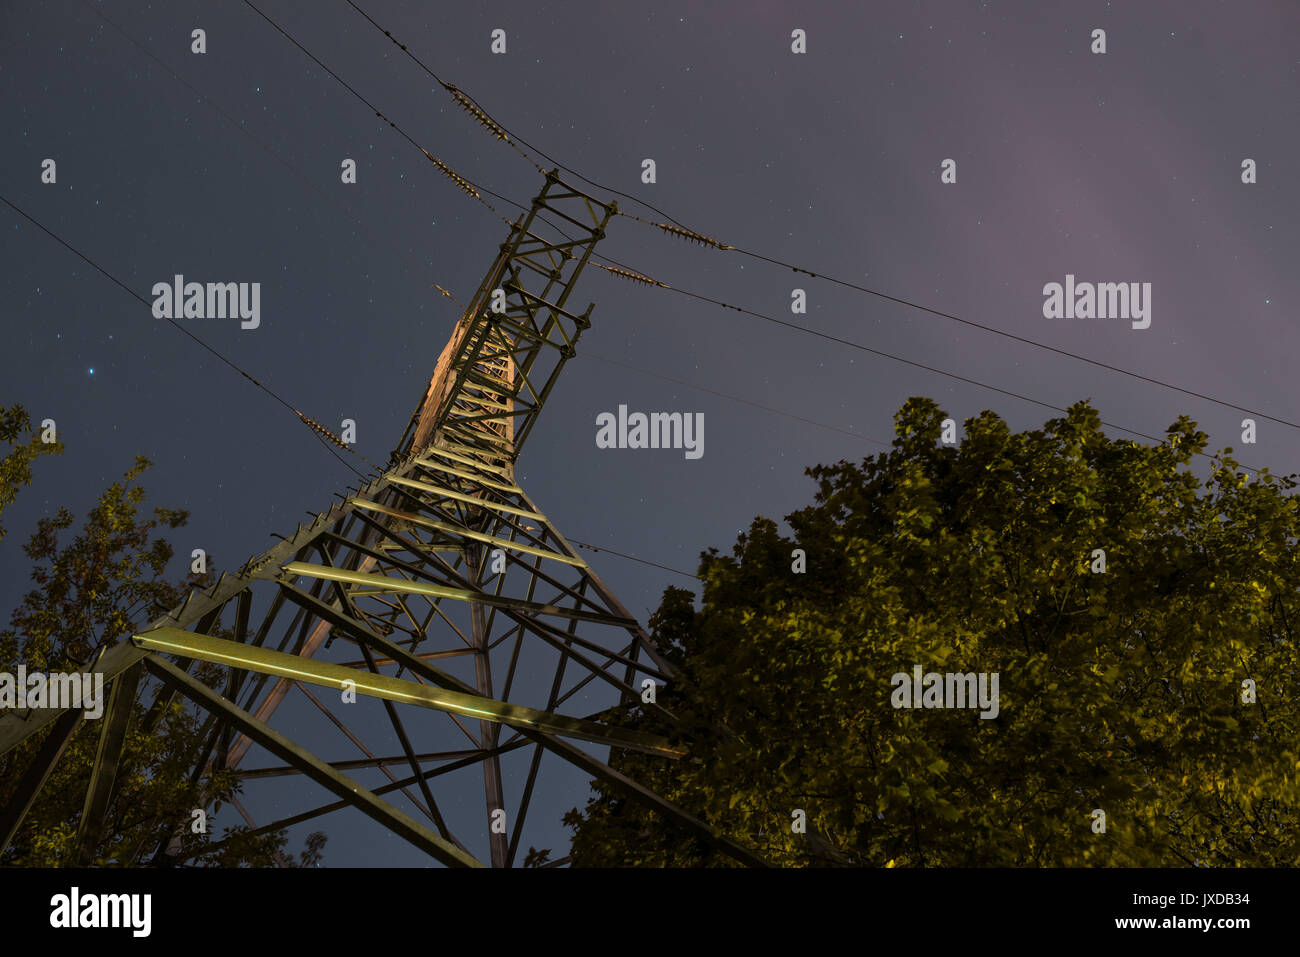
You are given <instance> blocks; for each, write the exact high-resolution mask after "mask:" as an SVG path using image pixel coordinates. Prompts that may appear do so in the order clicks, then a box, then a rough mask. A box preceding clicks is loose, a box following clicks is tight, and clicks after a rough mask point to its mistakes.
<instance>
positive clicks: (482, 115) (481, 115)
mask: <svg viewBox="0 0 1300 957" xmlns="http://www.w3.org/2000/svg"><path fill="white" fill-rule="evenodd" d="M245 2H247V0H245ZM347 4H348V6H350V7H351V8H352V9H353V10H355V11H357V13H359V14H361V15H362V16H363V17H365V18H366V20H368V21H369V22H370V25H371V26H373V27H374V28H375V29H376V30H378V31H380V32H381V33H382V34H383V35H384V36H386V37H388V39H389V40H391V41H392V42H393V43H394V44H395V45H396V46H397V47H398V48H399V49H401V51H402V52H403V53H405V54H406V55H407V56H408V57H410V58H411V60H412V61H414V62H415V64H416V65H417V66H419V67H420V69H422V70H423V71H424V72H425V73H427V74H428V75H429V76H430V77H432V78H433V80H434V81H435V82H436V83H437V84H438V85H439V86H441V87H442V88H443V89H445V90H446V91H447V92H448V93H450V94H451V95H452V97H453V99H455V100H456V101H457V102H458V103H460V105H461V106H462V108H465V103H464V102H462V99H461V98H462V97H463V98H464V100H465V101H468V102H469V103H472V104H473V106H474V109H473V110H469V112H470V113H471V114H473V115H474V116H475V118H476V119H478V120H479V122H480V123H484V119H486V120H487V122H486V123H484V126H486V127H487V128H488V130H489V131H490V132H491V131H492V127H496V128H497V129H499V130H501V131H502V132H503V133H506V134H508V135H509V136H511V137H513V138H514V139H515V140H518V141H519V142H520V143H523V144H524V146H527V147H528V148H529V149H530V150H532V151H533V152H534V153H536V154H537V155H538V156H540V157H542V158H543V159H545V160H546V161H547V162H549V163H552V164H553V165H555V166H557V167H559V168H560V169H562V170H564V171H565V172H566V173H571V174H572V175H574V176H576V177H578V179H580V180H582V181H583V182H584V183H590V184H591V185H592V186H596V187H598V188H600V189H603V190H605V192H607V193H613V194H614V195H616V196H622V197H624V198H625V199H630V200H632V202H634V203H637V204H639V205H641V206H644V207H645V208H646V209H649V210H651V211H653V212H655V213H658V214H659V215H660V216H663V217H664V218H665V219H667V220H669V221H670V222H672V223H675V224H676V225H677V226H681V225H682V224H681V223H678V222H677V220H675V219H673V218H672V217H671V216H669V215H668V214H667V213H665V212H664V211H663V210H661V209H658V208H656V207H654V206H652V205H650V204H649V203H647V202H646V201H645V200H643V199H639V198H637V197H636V196H633V195H632V194H631V193H624V192H623V191H622V190H617V189H614V188H612V187H609V186H604V185H602V184H600V183H597V182H596V181H595V180H591V179H588V178H587V177H585V176H583V175H582V174H581V173H579V172H578V171H577V170H575V169H570V168H569V167H568V166H565V165H564V164H563V163H561V162H560V161H559V160H557V159H556V158H555V157H553V156H551V155H549V154H548V153H545V152H543V151H542V150H540V149H538V148H537V147H536V146H533V145H532V144H531V143H529V142H528V141H527V140H526V139H524V138H523V137H521V136H519V135H518V134H516V133H513V132H511V131H510V130H507V129H506V128H505V127H504V126H502V125H501V124H500V123H498V122H497V121H496V120H494V119H492V117H491V116H489V115H488V113H487V111H486V110H484V109H483V108H482V107H481V106H479V104H478V101H477V100H475V99H474V98H473V97H472V96H470V95H469V94H468V93H466V92H465V91H464V90H461V89H459V88H458V87H455V86H453V85H452V84H450V83H447V82H445V81H444V80H443V79H442V78H440V77H439V76H438V74H436V73H434V72H433V70H432V69H431V68H430V67H428V66H427V65H426V64H425V63H424V61H422V60H421V59H420V58H419V57H417V56H416V55H415V54H414V53H412V52H411V51H410V50H409V49H407V46H406V44H404V43H399V42H398V40H397V38H396V37H394V36H393V35H392V33H390V32H389V31H387V30H385V29H384V28H383V27H381V26H380V25H379V24H378V23H377V22H376V21H375V19H374V18H373V17H372V16H370V14H368V13H366V11H364V10H362V9H361V8H360V7H359V6H357V5H356V4H355V3H353V2H352V0H347ZM494 135H495V134H494ZM498 138H499V139H504V138H505V137H502V136H498ZM511 145H513V144H511ZM515 149H516V150H518V149H519V148H518V147H517V146H516V147H515ZM520 152H521V153H522V150H520ZM524 158H525V159H527V160H528V161H529V162H530V163H533V165H534V166H537V164H536V163H535V162H533V161H532V159H531V158H529V157H528V156H525V157H524ZM538 169H539V170H541V167H540V166H539V167H538ZM683 228H684V227H683Z"/></svg>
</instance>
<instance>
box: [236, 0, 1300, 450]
mask: <svg viewBox="0 0 1300 957" xmlns="http://www.w3.org/2000/svg"><path fill="white" fill-rule="evenodd" d="M349 2H350V0H349ZM244 4H245V5H246V6H248V7H249V8H250V9H252V10H253V11H254V12H256V13H257V14H258V15H259V16H260V17H262V19H264V20H266V22H267V23H269V24H271V26H273V27H274V28H275V29H276V31H277V32H279V33H280V34H281V35H282V36H284V37H285V39H287V40H288V41H289V42H290V43H292V44H293V45H294V46H296V47H297V48H298V49H299V50H301V51H302V52H303V53H304V54H306V55H307V56H308V57H310V58H311V59H312V61H313V62H314V63H316V64H317V65H318V66H320V67H321V69H323V70H325V72H327V73H329V75H330V76H332V77H334V79H335V80H337V81H338V82H339V83H340V84H342V85H343V86H344V87H345V88H346V89H347V90H348V91H350V92H351V93H352V94H353V95H354V96H355V97H357V99H359V100H361V102H362V103H364V104H365V105H366V106H368V107H369V108H370V109H371V110H372V111H373V112H374V113H375V115H376V116H378V117H379V118H380V119H383V120H384V121H385V122H387V123H388V124H389V126H391V127H393V129H395V130H397V132H398V133H399V134H400V135H401V136H402V137H403V138H404V139H406V140H407V141H408V142H410V143H411V145H412V146H414V147H415V148H416V149H418V150H419V151H420V152H421V153H423V154H424V155H425V156H426V157H427V158H428V159H430V160H431V161H433V162H434V163H435V164H436V165H438V166H439V167H440V168H443V170H444V172H447V168H446V166H445V164H444V163H442V162H441V161H440V160H438V159H437V158H435V157H434V156H433V155H432V154H431V153H429V151H428V150H426V149H425V148H424V147H423V146H421V145H420V144H419V143H418V142H416V140H415V139H414V138H412V137H411V136H410V135H409V134H408V133H407V132H406V131H405V130H403V129H402V128H401V127H400V126H398V125H397V123H395V122H394V121H392V120H390V119H389V118H388V117H387V116H385V115H384V114H383V113H382V112H380V110H379V109H377V108H376V107H375V106H374V104H372V103H371V102H370V101H369V100H367V99H366V98H365V97H363V96H362V95H361V94H360V93H358V92H357V91H356V90H355V89H354V88H353V87H352V86H351V85H350V84H348V83H347V82H346V81H345V80H343V79H342V77H340V76H339V75H338V74H337V73H335V72H334V71H333V70H331V69H330V68H329V67H327V66H326V65H325V64H324V63H323V62H321V61H320V60H319V59H318V58H317V57H316V56H315V55H314V54H312V53H311V51H309V50H308V49H307V48H306V47H304V46H303V45H302V44H301V43H299V42H298V41H297V40H296V39H294V38H293V37H292V36H291V35H290V34H289V33H288V32H287V31H286V30H285V29H284V28H283V27H281V26H280V25H279V24H277V23H276V22H275V21H274V20H272V19H271V18H270V17H268V16H267V15H266V14H265V13H262V11H261V10H259V9H258V8H257V7H256V6H255V5H254V4H253V3H252V2H251V0H244ZM357 10H358V12H362V11H361V10H360V8H357ZM367 19H370V18H369V17H367ZM371 23H372V24H374V25H375V26H376V27H377V28H378V24H377V23H375V22H374V21H373V20H371ZM380 29H382V28H380ZM383 32H384V33H385V35H386V36H388V37H389V39H390V40H393V42H394V43H397V41H396V40H395V39H393V37H392V36H391V34H389V33H388V32H387V31H383ZM398 46H402V44H400V43H398ZM405 52H407V54H408V55H410V56H411V57H412V59H415V57H414V55H413V54H410V51H409V50H405ZM417 62H419V61H418V60H417ZM421 66H422V67H423V64H421ZM424 69H426V70H427V69H428V68H427V67H424ZM429 72H430V75H433V76H434V78H435V79H437V77H436V75H434V74H433V73H432V71H429ZM438 82H439V83H440V84H442V83H443V81H442V80H440V79H439V80H438ZM443 85H447V84H443ZM489 119H490V118H489ZM492 122H494V123H495V121H492ZM497 125H498V126H500V124H497ZM501 129H502V130H505V131H506V132H507V133H508V132H509V131H508V130H507V129H506V127H504V126H501ZM510 135H514V134H510ZM516 138H518V137H516ZM520 142H525V141H524V140H520ZM548 158H549V157H548ZM564 168H565V169H567V167H564ZM575 175H580V174H575ZM453 178H455V179H456V180H457V181H458V184H459V185H461V188H462V189H466V192H470V194H471V195H474V197H475V198H476V199H478V200H479V201H480V202H481V203H483V204H484V205H485V206H487V207H488V208H489V209H491V210H492V212H493V213H495V214H496V215H497V216H498V217H500V218H501V219H502V220H505V221H506V222H507V224H510V223H509V220H506V219H505V217H504V216H502V214H501V213H500V211H499V210H497V209H496V208H495V207H493V206H492V205H491V204H490V203H487V201H486V200H484V199H483V198H482V197H481V196H478V195H475V193H473V192H471V191H470V190H469V189H467V188H466V187H467V186H470V187H473V188H474V189H475V190H480V191H482V192H487V193H489V194H490V195H492V196H495V197H496V198H498V199H501V200H502V201H503V202H507V203H510V204H511V205H513V206H516V207H518V208H519V209H521V210H527V208H528V207H525V206H524V205H523V204H521V203H516V202H515V201H514V200H512V199H510V198H509V197H505V196H502V195H500V194H498V193H492V192H491V191H490V190H486V189H482V188H481V187H478V186H477V185H476V184H474V183H472V182H471V181H469V180H466V179H464V178H463V177H460V176H459V175H454V176H453ZM581 178H582V179H583V180H584V181H586V182H588V183H593V182H594V181H593V180H590V179H587V177H585V176H583V177H581ZM595 185H597V186H600V184H599V183H596V184H595ZM601 188H602V189H608V187H603V186H601ZM610 191H611V192H614V191H613V190H610ZM632 198H633V199H635V197H632ZM656 212H658V210H656ZM622 215H628V214H622ZM630 218H633V219H637V218H639V217H635V216H632V217H630ZM543 221H545V220H543ZM643 222H648V221H646V220H643ZM510 225H513V224H510ZM548 225H552V228H556V229H558V227H555V226H554V225H553V224H549V223H548ZM650 225H654V226H657V227H658V228H660V229H663V230H665V231H667V232H669V233H672V234H674V235H678V236H681V237H683V238H686V239H689V240H691V241H694V242H700V243H704V244H706V245H713V246H716V247H718V248H727V249H736V247H731V246H727V245H726V244H724V243H719V242H718V241H717V240H715V239H713V238H712V237H706V236H703V235H701V234H699V233H696V232H694V231H693V230H689V229H686V228H685V227H679V228H675V229H674V228H671V227H668V226H665V225H664V224H662V223H651V224H650ZM560 232H561V234H562V235H567V234H564V233H563V230H560ZM737 251H740V252H744V250H737ZM747 255H753V256H755V257H756V258H762V259H766V261H768V262H771V263H775V264H777V265H783V266H788V267H789V268H791V269H793V270H794V271H796V272H802V273H806V274H807V275H809V276H812V277H814V278H827V279H831V277H823V276H821V275H820V274H818V273H814V272H811V271H809V270H806V269H803V268H801V267H799V266H794V265H792V264H789V263H783V262H781V261H780V260H775V259H768V258H767V257H762V256H759V255H758V254H749V253H747ZM593 258H598V259H603V260H605V261H606V262H609V263H612V264H613V265H615V266H618V267H621V268H622V269H623V270H624V271H631V270H630V267H627V266H626V265H625V264H623V263H620V262H618V261H617V260H614V259H610V258H608V257H606V256H602V255H600V254H593ZM596 265H598V266H599V264H596ZM624 278H627V277H624ZM646 280H648V281H649V283H650V284H651V285H658V286H661V287H662V288H665V289H670V290H672V291H674V292H679V293H681V294H682V295H687V296H690V297H691V298H694V299H699V300H701V301H704V302H709V303H712V304H714V305H716V306H719V307H722V308H724V309H731V310H735V311H736V312H740V313H742V314H744V315H749V316H752V317H754V318H758V319H763V320H765V321H768V322H773V323H776V324H778V325H782V326H786V327H788V328H791V329H796V330H799V331H801V332H805V333H808V334H810V335H814V336H817V337H819V338H822V339H826V340H828V341H831V342H836V343H839V344H841V345H846V346H849V347H850V348H853V349H859V350H861V351H864V352H870V353H873V354H875V355H879V356H883V357H885V358H888V359H893V360H895V361H897V362H902V363H905V364H907V365H911V366H915V367H916V368H919V369H925V370H926V371H928V372H934V373H937V374H939V375H943V376H947V377H949V378H952V379H956V380H958V381H961V382H966V383H968V384H970V385H976V386H979V387H980V388H984V389H989V390H991V391H993V392H998V393H1000V394H1002V395H1006V396H1010V397H1012V398H1015V399H1020V400H1021V401H1024V402H1030V403H1033V404H1034V405H1040V406H1043V407H1044V408H1048V409H1052V410H1053V411H1056V412H1062V413H1066V414H1068V413H1069V410H1068V409H1065V408H1062V407H1061V406H1058V405H1053V404H1051V403H1049V402H1043V401H1041V400H1039V399H1034V398H1031V397H1029V396H1026V395H1022V394H1020V393H1017V392H1011V391H1009V390H1007V389H1001V388H998V387H997V386H992V385H989V384H987V383H983V382H979V381H978V380H975V379H970V378H967V377H966V376H961V375H958V374H956V373H952V372H947V371H945V370H943V369H938V368H935V367H933V366H928V365H925V364H924V363H920V362H915V361H913V360H911V359H904V358H903V357H901V356H896V355H893V354H892V353H888V352H883V351H881V350H878V349H872V348H870V347H868V346H864V345H862V344H860V343H856V342H852V341H850V340H847V339H842V338H840V337H838V336H832V335H830V334H828V333H823V332H819V331H817V330H814V329H810V328H808V327H807V326H800V325H798V324H796V323H792V322H788V321H786V320H783V319H777V318H775V317H773V316H768V315H765V314H763V313H759V312H754V311H752V310H749V309H743V308H741V307H739V306H733V305H731V304H730V303H726V302H723V301H722V300H719V299H714V298H712V297H709V296H704V295H702V294H699V293H692V292H688V291H686V290H683V289H677V288H675V287H672V286H669V285H668V284H667V283H662V282H659V281H657V280H652V279H649V277H642V278H641V279H638V280H637V281H646ZM833 281H834V280H833ZM840 282H842V284H844V285H850V286H853V285H854V284H852V283H847V282H843V281H840ZM854 288H858V289H860V290H861V291H864V292H870V293H872V294H875V293H874V292H873V291H872V290H868V289H866V288H865V287H857V286H854ZM897 301H899V302H905V301H904V300H897ZM909 305H910V304H909ZM921 308H924V307H921ZM990 331H997V330H990ZM1025 341H1026V342H1029V343H1030V344H1033V345H1039V344H1038V343H1033V342H1032V340H1025ZM1043 348H1050V347H1047V346H1044V347H1043ZM1078 358H1082V357H1078ZM1116 371H1120V372H1123V371H1124V370H1119V369H1117V370H1116ZM1150 381H1153V382H1156V384H1163V383H1160V382H1159V381H1158V380H1150ZM1170 388H1174V389H1178V387H1177V386H1170ZM1179 391H1183V390H1179ZM1189 394H1196V395H1198V396H1199V394H1197V393H1189ZM1204 398H1207V399H1208V401H1211V402H1217V403H1219V404H1223V405H1228V406H1230V407H1232V408H1240V407H1239V406H1235V405H1231V403H1227V402H1221V401H1220V400H1217V399H1214V398H1212V397H1204ZM1244 411H1248V412H1249V411H1250V410H1249V409H1246V410H1244ZM1252 414H1259V415H1261V416H1263V417H1264V418H1268V419H1270V420H1273V421H1278V422H1281V423H1283V424H1287V425H1291V424H1292V423H1289V422H1286V421H1285V420H1281V419H1273V417H1272V416H1268V415H1264V414H1263V413H1252ZM1102 424H1103V425H1105V426H1108V427H1109V428H1114V429H1119V430H1120V431H1123V432H1128V433H1129V434H1131V435H1136V436H1139V437H1140V438H1144V439H1147V440H1149V441H1152V442H1155V443H1157V444H1161V443H1162V441H1163V440H1162V439H1160V438H1158V437H1157V436H1153V435H1150V434H1148V433H1146V432H1139V431H1137V430H1136V429H1130V428H1126V427H1124V426H1121V425H1115V424H1113V423H1109V422H1104V421H1103V422H1102ZM1295 427H1296V428H1300V425H1296V426H1295ZM1197 454H1198V455H1201V456H1204V457H1205V458H1209V459H1211V460H1214V459H1216V458H1217V457H1216V456H1214V455H1210V454H1209V453H1206V452H1199V453H1197ZM1241 468H1243V469H1245V470H1246V471H1250V472H1259V471H1260V470H1259V469H1254V468H1251V467H1250V466H1245V465H1242V466H1241Z"/></svg>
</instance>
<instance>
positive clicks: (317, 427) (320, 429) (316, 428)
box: [0, 196, 382, 471]
mask: <svg viewBox="0 0 1300 957" xmlns="http://www.w3.org/2000/svg"><path fill="white" fill-rule="evenodd" d="M0 202H3V203H4V204H5V205H6V206H8V207H9V208H10V209H12V210H13V211H14V212H15V213H17V214H18V215H19V216H21V217H23V219H25V220H27V221H28V222H29V223H31V224H32V225H33V226H35V227H36V228H37V229H39V230H41V232H43V233H45V234H46V235H47V236H49V237H50V238H51V239H53V240H55V241H56V242H58V243H59V244H60V245H61V246H63V248H65V249H67V250H68V251H69V252H71V253H73V254H74V255H75V256H77V257H78V258H79V259H81V260H82V261H83V262H85V263H86V264H87V265H89V266H91V267H93V268H94V269H95V270H97V271H98V272H99V273H100V274H101V275H103V276H104V277H106V278H107V279H109V280H110V281H111V282H113V283H114V284H115V285H117V286H118V287H119V288H121V289H122V290H123V291H125V292H126V293H127V294H128V295H130V296H132V297H133V298H135V299H137V300H139V301H140V302H141V303H143V304H144V305H146V306H150V307H152V306H153V304H152V303H151V302H150V301H149V300H148V299H146V298H144V296H142V295H140V294H139V293H138V292H136V291H135V290H134V289H132V288H131V287H130V286H128V285H127V284H126V283H124V282H122V281H121V280H120V279H118V278H117V277H116V276H114V275H113V274H112V273H111V272H109V271H108V270H107V269H105V268H104V267H103V266H101V265H100V264H99V263H97V262H95V261H94V260H93V259H91V258H90V257H89V256H87V255H86V254H85V253H83V252H82V251H81V250H80V249H77V248H76V247H75V246H73V245H72V244H71V243H69V242H68V241H67V240H65V239H64V238H63V237H62V236H60V235H58V234H57V233H55V232H54V231H52V230H50V229H48V228H47V227H46V226H44V225H43V224H42V223H40V222H39V221H37V220H36V219H35V218H33V217H32V216H31V215H29V214H28V213H27V212H26V211H25V210H23V209H22V208H21V207H19V206H17V205H15V204H14V203H12V202H10V201H9V199H8V198H6V197H4V196H0ZM162 318H163V319H166V320H167V322H169V323H170V324H171V325H172V327H173V328H175V329H177V330H179V331H180V332H182V333H184V334H185V335H187V336H189V337H190V338H191V339H193V340H194V341H195V342H197V343H198V344H199V345H200V346H202V347H203V348H204V349H206V350H207V351H208V352H210V353H212V355H214V356H216V357H217V358H218V359H220V360H221V361H222V362H224V363H225V364H226V365H228V366H229V367H230V368H232V369H234V370H235V371H236V372H238V373H239V374H240V375H241V376H243V377H244V378H245V379H247V380H248V381H249V382H251V383H253V385H255V386H257V387H258V388H259V389H261V390H262V391H263V392H265V393H266V394H267V395H269V396H270V397H271V398H273V399H274V400H275V401H276V402H279V403H280V404H281V405H282V406H284V407H285V408H286V409H288V410H289V411H290V412H292V413H293V414H294V415H295V416H297V417H298V419H299V420H301V421H302V422H303V424H305V425H306V426H307V427H308V428H310V429H311V430H312V431H313V432H317V433H320V434H323V435H324V437H326V438H329V439H330V440H331V441H333V442H334V443H335V444H337V445H338V446H339V447H340V448H345V449H347V450H348V451H349V452H351V453H352V454H353V455H355V456H356V457H357V458H359V459H361V461H363V462H365V463H366V464H367V465H369V466H370V467H371V468H372V469H375V470H376V471H382V470H381V469H379V467H378V466H376V465H375V464H374V463H373V462H371V461H370V460H369V459H367V458H366V457H365V456H364V455H362V454H361V453H360V452H358V451H357V450H356V449H353V448H352V447H351V446H349V445H347V444H345V443H344V442H343V440H342V439H340V438H338V437H337V436H335V435H334V433H332V432H330V431H329V430H328V429H326V428H325V427H324V426H323V425H321V424H320V423H319V422H317V421H316V420H315V419H312V418H310V417H309V416H307V415H305V414H304V413H302V412H300V411H299V410H298V409H296V408H294V406H293V405H292V404H291V403H289V402H288V401H286V400H285V399H284V398H283V397H281V396H280V394H279V393H277V392H276V391H275V390H274V389H271V388H270V387H268V386H266V385H263V384H262V383H261V382H259V381H258V380H257V379H255V378H253V377H252V376H251V375H249V374H248V373H247V372H245V371H244V370H243V369H242V368H240V367H239V366H238V365H237V364H236V363H235V362H233V361H232V360H230V359H227V358H226V357H225V356H224V355H222V354H221V353H220V352H218V351H217V350H216V349H214V348H213V347H212V346H210V345H208V343H206V342H204V341H203V340H202V339H200V338H199V337H198V336H196V335H195V334H194V333H192V332H190V331H189V330H188V329H186V328H185V327H184V326H182V325H181V324H180V323H179V322H177V321H176V320H175V319H173V318H171V317H170V316H163V317H162Z"/></svg>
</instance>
